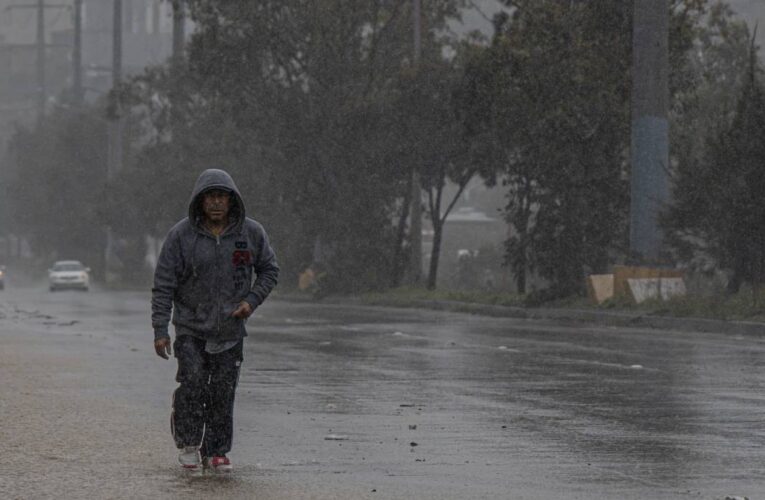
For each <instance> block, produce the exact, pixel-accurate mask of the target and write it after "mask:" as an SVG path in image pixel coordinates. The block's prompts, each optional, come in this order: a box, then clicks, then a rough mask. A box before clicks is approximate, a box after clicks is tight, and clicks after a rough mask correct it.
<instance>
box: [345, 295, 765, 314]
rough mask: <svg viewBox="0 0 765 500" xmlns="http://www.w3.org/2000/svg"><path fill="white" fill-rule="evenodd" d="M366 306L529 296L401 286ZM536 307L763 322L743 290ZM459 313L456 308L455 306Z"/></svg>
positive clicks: (759, 302)
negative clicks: (635, 301)
mask: <svg viewBox="0 0 765 500" xmlns="http://www.w3.org/2000/svg"><path fill="white" fill-rule="evenodd" d="M358 299H359V301H360V302H362V303H364V304H369V305H389V306H399V307H417V306H418V305H420V304H421V303H422V302H427V301H449V302H456V303H466V304H488V305H498V306H511V307H529V305H528V304H529V302H528V296H527V295H523V294H515V293H507V292H486V291H459V290H426V289H423V288H412V287H401V288H394V289H391V290H387V291H384V292H369V293H365V294H362V295H361V296H360V297H358ZM538 307H543V308H544V307H549V308H562V309H566V308H571V309H591V310H611V311H622V312H635V313H643V314H648V315H653V316H670V317H694V318H707V319H722V320H746V321H765V289H763V290H752V289H751V288H747V289H742V290H741V291H740V292H739V293H737V294H732V295H726V294H719V295H704V296H702V295H693V294H689V295H685V296H682V297H673V298H671V299H669V300H666V301H662V300H658V299H655V300H647V301H645V302H643V303H642V304H634V303H632V302H631V301H630V300H629V299H627V298H615V299H610V300H607V301H606V302H604V303H602V304H595V303H594V302H592V301H591V300H589V299H588V298H587V297H580V296H571V297H565V298H562V299H557V300H553V301H549V302H545V303H543V304H540V305H539V306H538ZM453 309H455V310H458V309H459V305H458V304H454V307H453Z"/></svg>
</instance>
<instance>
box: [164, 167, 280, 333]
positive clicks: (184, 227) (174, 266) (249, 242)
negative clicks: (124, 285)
mask: <svg viewBox="0 0 765 500" xmlns="http://www.w3.org/2000/svg"><path fill="white" fill-rule="evenodd" d="M213 188H217V189H226V190H228V191H231V193H232V196H231V209H230V212H229V221H230V225H229V227H228V228H226V230H225V231H224V232H223V233H222V234H221V235H220V236H217V237H216V236H215V235H213V234H212V233H210V232H209V231H207V230H206V229H204V227H203V226H202V220H203V213H202V205H201V201H202V197H201V196H200V195H201V194H202V193H203V192H204V191H207V190H209V189H213ZM278 277H279V266H278V265H277V263H276V256H275V255H274V251H273V250H272V249H271V245H270V244H269V243H268V236H267V235H266V232H265V230H264V229H263V226H261V225H260V224H259V223H258V222H256V221H254V220H253V219H250V218H248V217H246V215H245V207H244V202H243V201H242V196H241V194H240V193H239V190H238V189H237V187H236V184H234V180H233V179H232V178H231V176H230V175H228V173H226V172H224V171H223V170H218V169H209V170H205V171H204V172H202V174H201V175H200V176H199V178H198V179H197V182H196V184H195V185H194V191H193V192H192V194H191V200H190V202H189V216H188V217H186V218H185V219H183V220H182V221H180V222H178V223H177V224H176V225H175V226H173V228H172V229H170V232H169V233H168V235H167V239H166V240H165V243H164V245H162V250H161V252H160V254H159V260H158V261H157V267H156V269H155V271H154V287H153V288H152V297H151V309H152V314H151V323H152V326H153V327H154V338H155V339H157V338H161V337H169V334H168V331H167V330H168V323H169V322H170V311H171V310H172V321H173V324H174V325H175V333H176V335H192V336H194V337H197V338H200V339H204V340H208V341H211V342H214V343H221V342H227V341H232V340H237V339H241V338H243V337H245V336H246V335H247V332H246V330H245V328H244V320H242V319H237V318H234V317H232V316H231V313H232V312H233V311H234V310H235V309H236V308H237V306H238V305H239V303H240V302H242V301H243V300H244V301H247V302H248V303H249V304H250V305H251V306H252V308H253V310H254V309H255V308H257V307H258V306H259V305H260V304H261V303H262V302H263V301H264V300H265V299H266V297H267V296H268V294H269V293H270V292H271V290H272V289H273V288H274V286H276V281H277V278H278Z"/></svg>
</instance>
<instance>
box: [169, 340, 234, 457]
mask: <svg viewBox="0 0 765 500" xmlns="http://www.w3.org/2000/svg"><path fill="white" fill-rule="evenodd" d="M243 343H244V342H243V341H240V342H239V343H238V344H237V345H235V346H234V347H232V348H231V349H228V350H226V351H223V352H220V353H217V354H210V353H208V352H206V351H205V341H204V340H200V339H197V338H195V337H191V336H188V335H181V336H179V337H177V338H176V339H175V342H174V343H173V348H174V350H175V357H176V358H177V359H178V373H177V375H176V376H175V381H176V382H178V383H179V384H180V385H179V386H178V388H177V389H176V390H175V392H174V393H173V412H172V414H171V416H170V425H171V428H172V432H173V438H175V444H176V446H177V447H178V448H183V447H185V446H201V448H200V451H201V453H202V456H203V457H214V456H223V455H225V454H226V453H228V452H229V451H231V439H232V437H233V432H234V393H235V392H236V383H237V380H238V379H239V367H240V366H241V364H242V359H243V356H242V345H243Z"/></svg>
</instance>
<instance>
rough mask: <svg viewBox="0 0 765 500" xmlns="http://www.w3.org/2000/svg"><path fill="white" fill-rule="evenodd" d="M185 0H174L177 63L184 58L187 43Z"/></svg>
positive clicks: (174, 34)
mask: <svg viewBox="0 0 765 500" xmlns="http://www.w3.org/2000/svg"><path fill="white" fill-rule="evenodd" d="M184 3H185V2H184V1H183V0H173V59H174V62H175V63H176V64H178V63H179V62H180V60H181V59H182V58H183V49H184V46H185V44H186V11H185V7H184Z"/></svg>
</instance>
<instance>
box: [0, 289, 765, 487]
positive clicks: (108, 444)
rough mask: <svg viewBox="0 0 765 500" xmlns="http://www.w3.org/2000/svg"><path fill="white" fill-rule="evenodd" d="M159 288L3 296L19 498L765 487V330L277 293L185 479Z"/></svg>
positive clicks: (6, 430) (4, 385)
mask: <svg viewBox="0 0 765 500" xmlns="http://www.w3.org/2000/svg"><path fill="white" fill-rule="evenodd" d="M149 314H150V311H149V294H148V292H113V291H110V292H107V291H103V290H100V291H99V290H97V289H96V290H92V291H91V292H88V293H83V292H77V291H67V292H56V293H50V292H48V291H47V289H46V288H45V287H44V286H42V285H41V286H39V287H27V288H21V289H13V288H7V289H6V290H5V291H3V292H0V442H2V443H3V453H2V454H0V498H256V499H266V500H267V499H291V498H300V499H302V498H305V499H308V498H317V499H318V498H327V499H335V498H338V499H357V498H373V499H383V498H384V499H410V498H412V499H419V498H423V499H430V498H432V499H442V498H443V499H472V498H492V499H496V498H509V499H516V498H517V499H554V498H561V499H569V498H571V499H579V498H581V499H589V498H619V499H644V498H651V499H657V498H703V499H724V498H725V497H726V496H741V497H743V496H748V497H749V498H751V499H755V498H765V460H763V457H764V456H765V447H764V445H765V411H764V410H765V397H763V380H765V344H763V341H762V339H760V338H756V337H751V336H747V337H742V336H733V335H724V334H715V333H690V332H672V331H663V330H646V329H629V328H615V327H602V326H586V325H582V324H565V323H562V322H546V321H538V320H520V319H507V318H488V317H481V316H471V315H466V314H458V313H445V312H434V311H422V310H412V309H392V308H376V307H358V306H340V305H326V304H320V303H296V302H287V301H280V300H278V299H275V300H270V301H269V302H268V303H267V304H265V305H264V306H262V307H261V308H260V309H259V310H258V311H257V312H256V315H255V317H253V318H252V319H251V320H250V322H249V324H248V330H249V333H250V336H249V338H248V339H247V341H246V343H245V361H244V365H243V368H242V372H241V375H240V382H239V389H238V393H237V403H236V410H235V437H234V449H233V450H232V452H231V454H230V455H229V456H230V457H231V459H232V461H233V463H234V466H235V471H234V472H233V473H232V474H228V475H216V474H207V473H206V474H202V475H197V476H189V475H186V474H183V473H182V471H180V470H178V467H177V466H176V465H175V454H176V452H175V450H174V446H173V443H172V438H171V436H170V433H169V406H170V396H171V393H172V391H173V389H174V387H175V382H174V380H173V378H174V374H175V362H174V360H170V361H164V360H162V359H160V358H158V357H156V355H155V354H154V353H153V349H152V343H151V342H152V333H151V329H150V321H149Z"/></svg>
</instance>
